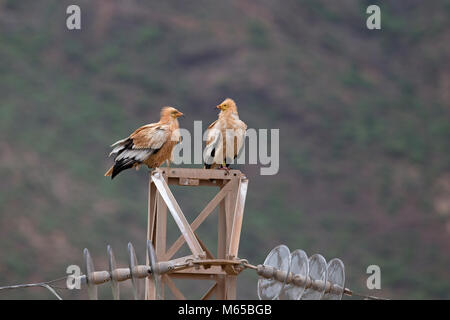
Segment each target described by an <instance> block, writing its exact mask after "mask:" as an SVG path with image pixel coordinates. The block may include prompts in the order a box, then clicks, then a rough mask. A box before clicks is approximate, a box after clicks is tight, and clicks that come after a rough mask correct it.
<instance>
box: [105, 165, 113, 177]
mask: <svg viewBox="0 0 450 320" xmlns="http://www.w3.org/2000/svg"><path fill="white" fill-rule="evenodd" d="M113 170H114V166H112V167H111V168H109V170H108V171H106V172H105V177H109V176H111V175H112V173H113Z"/></svg>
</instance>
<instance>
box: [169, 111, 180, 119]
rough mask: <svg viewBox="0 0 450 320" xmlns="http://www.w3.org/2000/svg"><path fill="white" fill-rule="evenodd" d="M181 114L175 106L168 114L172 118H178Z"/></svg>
mask: <svg viewBox="0 0 450 320" xmlns="http://www.w3.org/2000/svg"><path fill="white" fill-rule="evenodd" d="M182 115H183V113H182V112H180V111H178V110H177V109H175V108H174V109H173V110H172V111H171V112H170V116H171V117H172V118H173V119H176V118H179V117H181V116H182Z"/></svg>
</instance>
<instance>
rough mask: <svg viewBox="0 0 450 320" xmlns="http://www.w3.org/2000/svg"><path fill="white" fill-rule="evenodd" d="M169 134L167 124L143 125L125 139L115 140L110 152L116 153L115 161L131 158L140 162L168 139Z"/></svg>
mask: <svg viewBox="0 0 450 320" xmlns="http://www.w3.org/2000/svg"><path fill="white" fill-rule="evenodd" d="M170 136H171V131H170V129H169V126H167V125H159V124H150V125H145V126H142V127H140V128H139V129H137V130H136V131H135V132H133V133H132V134H131V135H130V136H129V137H128V138H127V139H123V140H119V141H117V142H116V143H115V144H114V146H115V148H114V149H113V150H112V152H111V154H117V156H116V158H115V161H120V160H122V159H133V160H135V161H138V162H142V161H144V160H146V159H147V158H148V157H149V156H150V155H152V154H153V153H155V152H156V151H158V150H159V149H160V148H161V147H162V146H163V145H164V143H166V142H167V141H168V140H169V139H170ZM111 154H110V155H111Z"/></svg>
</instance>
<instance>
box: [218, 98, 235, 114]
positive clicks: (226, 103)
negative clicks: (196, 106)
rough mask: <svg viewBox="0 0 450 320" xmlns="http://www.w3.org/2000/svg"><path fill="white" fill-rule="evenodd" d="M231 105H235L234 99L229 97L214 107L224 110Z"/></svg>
mask: <svg viewBox="0 0 450 320" xmlns="http://www.w3.org/2000/svg"><path fill="white" fill-rule="evenodd" d="M233 106H236V105H235V103H234V101H233V100H231V99H226V100H225V101H223V102H222V103H221V104H219V105H218V106H217V107H216V108H217V109H220V110H221V111H226V110H228V109H230V108H232V107H233Z"/></svg>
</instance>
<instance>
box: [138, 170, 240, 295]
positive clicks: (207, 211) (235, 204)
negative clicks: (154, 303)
mask: <svg viewBox="0 0 450 320" xmlns="http://www.w3.org/2000/svg"><path fill="white" fill-rule="evenodd" d="M169 185H179V186H191V187H195V186H214V187H219V188H220V190H219V192H218V193H217V194H216V195H215V196H214V197H213V198H212V199H211V201H210V202H209V203H208V204H207V205H206V206H205V207H204V209H203V210H202V211H201V212H200V213H199V215H198V216H197V217H196V218H195V219H194V221H193V222H192V223H191V224H189V223H188V222H187V220H186V218H185V216H184V214H183V211H182V210H181V208H180V206H179V205H178V203H177V201H176V199H175V197H174V196H173V194H172V192H171V191H170V188H169ZM247 185H248V179H247V178H246V177H245V176H244V175H243V174H242V173H241V172H240V171H239V170H228V171H227V170H206V169H191V168H157V169H155V170H153V171H152V172H151V173H150V179H149V195H148V228H147V239H148V240H150V241H151V242H152V244H153V245H154V247H155V249H156V255H157V258H158V261H170V262H175V261H176V262H177V263H180V262H181V263H185V264H186V267H185V268H181V269H177V270H173V271H171V272H169V273H167V274H165V275H164V276H163V277H162V281H161V297H162V298H164V289H165V287H167V288H168V289H169V290H170V291H171V292H172V293H173V295H174V296H175V297H176V298H177V299H184V298H185V297H184V295H183V294H182V292H181V291H180V290H179V289H178V288H177V287H176V285H175V283H174V281H173V279H207V280H211V279H212V280H214V281H215V283H214V285H213V286H212V287H211V288H209V290H208V291H207V292H206V293H205V294H204V295H203V298H202V299H210V298H211V297H212V296H213V295H215V297H216V299H221V300H224V299H236V280H237V274H238V273H239V272H240V271H239V269H238V268H237V269H236V268H235V265H236V264H235V262H236V260H238V248H239V240H240V234H241V229H242V219H243V213H244V206H245V198H246V194H247ZM216 207H218V208H219V210H218V211H219V214H218V242H217V258H215V257H214V256H213V254H212V253H211V252H210V250H208V248H207V246H206V245H205V244H204V243H203V242H202V241H201V239H200V238H199V237H198V235H197V234H196V233H195V230H196V229H197V228H198V227H199V226H200V225H201V224H202V223H203V222H204V221H205V220H206V218H207V217H209V216H210V215H211V213H212V212H213V211H214V209H215V208H216ZM167 210H169V212H170V214H171V215H172V217H173V218H174V220H175V222H176V224H177V226H178V228H179V229H180V232H181V236H180V237H179V238H178V239H177V240H176V241H175V242H174V243H173V244H172V245H171V246H170V247H169V249H167V230H166V229H167ZM184 243H186V244H187V245H188V247H189V249H190V251H191V253H192V255H189V256H186V257H181V258H177V259H173V256H174V255H175V254H176V253H177V252H178V250H179V249H180V248H181V247H182V246H183V244H184ZM148 259H149V258H148V257H147V264H148ZM191 261H197V263H196V264H195V265H192V264H189V262H191ZM199 261H203V262H205V263H200V264H199V263H198V262H199ZM145 298H146V299H155V298H156V291H155V286H154V282H153V279H152V278H147V279H146V285H145Z"/></svg>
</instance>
